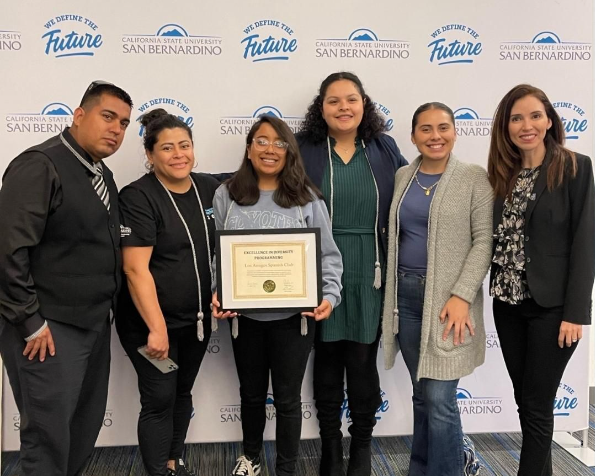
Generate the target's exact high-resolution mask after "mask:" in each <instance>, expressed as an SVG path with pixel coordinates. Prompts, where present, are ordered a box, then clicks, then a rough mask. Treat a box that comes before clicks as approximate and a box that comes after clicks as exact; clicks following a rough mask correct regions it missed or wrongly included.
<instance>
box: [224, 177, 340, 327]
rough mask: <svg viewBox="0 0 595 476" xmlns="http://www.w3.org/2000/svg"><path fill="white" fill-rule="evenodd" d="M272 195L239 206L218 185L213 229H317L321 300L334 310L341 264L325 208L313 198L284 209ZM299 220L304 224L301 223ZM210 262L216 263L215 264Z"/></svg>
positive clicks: (270, 316) (274, 316) (269, 317)
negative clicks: (318, 233) (320, 266)
mask: <svg viewBox="0 0 595 476" xmlns="http://www.w3.org/2000/svg"><path fill="white" fill-rule="evenodd" d="M273 193H274V191H273V190H261V191H260V198H259V200H258V202H256V204H254V205H248V206H240V205H238V204H237V203H236V202H234V201H233V200H232V199H231V198H230V197H229V192H228V191H227V186H226V185H221V186H220V187H219V188H218V189H217V191H216V192H215V197H214V199H213V208H214V214H215V226H216V227H217V229H218V230H246V229H270V228H273V229H274V228H320V239H321V240H320V241H321V243H320V245H321V246H320V247H321V255H322V256H321V259H322V298H323V299H326V300H327V301H328V302H329V303H330V304H331V305H332V306H333V309H334V308H335V307H337V306H338V305H339V304H340V303H341V289H342V286H341V275H342V274H343V261H342V258H341V253H340V252H339V249H338V248H337V245H336V244H335V241H334V240H333V234H332V231H331V222H330V219H329V216H328V211H327V209H326V206H325V204H324V203H323V202H322V200H320V199H318V198H316V199H315V200H314V201H312V202H309V203H308V204H307V205H304V206H302V207H291V208H283V207H280V206H279V205H277V204H276V203H275V202H274V201H273ZM300 209H301V213H300ZM302 218H303V220H304V221H305V223H303V222H302ZM213 262H214V263H215V260H213ZM214 283H216V280H214ZM292 315H293V314H291V313H262V314H250V315H249V316H248V317H250V318H252V319H255V320H259V321H273V320H279V319H286V318H288V317H291V316H292Z"/></svg>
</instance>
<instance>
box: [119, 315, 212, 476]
mask: <svg viewBox="0 0 595 476" xmlns="http://www.w3.org/2000/svg"><path fill="white" fill-rule="evenodd" d="M206 321H207V320H206V319H205V322H206ZM167 335H168V339H169V353H168V355H169V357H170V358H171V359H172V360H173V361H174V362H175V363H176V364H178V366H179V369H178V370H175V371H173V372H170V373H167V374H164V373H161V371H160V370H158V369H157V368H156V367H155V366H154V365H153V364H151V363H150V362H149V361H148V360H147V359H145V358H144V357H143V356H141V355H140V354H139V353H138V351H137V349H138V348H139V347H141V346H143V345H145V344H146V343H147V338H146V337H142V338H141V336H138V337H137V338H131V337H132V336H126V335H124V336H120V341H121V342H122V346H123V347H124V350H126V353H127V354H128V357H130V360H131V362H132V365H134V369H135V370H136V373H137V375H138V390H139V392H140V402H141V411H140V416H139V419H138V444H139V447H140V451H141V454H142V457H143V463H144V464H145V468H146V470H147V472H148V473H149V474H150V475H151V476H162V475H165V474H166V473H167V461H168V460H170V459H178V458H181V457H182V455H183V453H184V440H185V439H186V433H187V432H188V425H189V424H190V418H191V416H192V408H193V407H192V393H191V392H192V387H193V386H194V381H195V380H196V376H197V375H198V370H199V368H200V364H201V362H202V359H203V357H204V355H205V352H206V350H207V346H208V344H209V337H210V335H211V331H210V327H209V326H208V325H207V326H206V327H205V338H204V340H203V341H202V342H200V341H199V340H198V338H197V337H196V326H194V325H191V326H186V327H182V328H180V329H169V330H168V331H167Z"/></svg>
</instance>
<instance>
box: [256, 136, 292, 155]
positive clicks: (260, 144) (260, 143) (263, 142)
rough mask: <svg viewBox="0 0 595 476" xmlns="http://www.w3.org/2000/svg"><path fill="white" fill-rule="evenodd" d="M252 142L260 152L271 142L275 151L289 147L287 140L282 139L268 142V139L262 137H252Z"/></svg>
mask: <svg viewBox="0 0 595 476" xmlns="http://www.w3.org/2000/svg"><path fill="white" fill-rule="evenodd" d="M252 143H253V144H254V148H255V149H256V150H259V151H261V152H263V151H265V150H267V149H268V148H269V145H271V144H272V145H273V150H274V151H276V152H285V151H286V150H287V148H288V147H289V143H288V142H285V141H282V140H276V141H273V142H269V141H268V139H262V138H260V137H259V138H257V139H252Z"/></svg>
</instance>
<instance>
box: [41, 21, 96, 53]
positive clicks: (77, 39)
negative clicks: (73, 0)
mask: <svg viewBox="0 0 595 476" xmlns="http://www.w3.org/2000/svg"><path fill="white" fill-rule="evenodd" d="M43 26H44V27H45V29H46V30H47V31H46V33H44V34H43V35H41V39H42V40H43V41H45V54H46V55H51V56H54V57H55V58H65V57H68V56H94V55H95V52H96V51H97V50H98V49H99V48H101V46H102V45H103V38H102V36H101V34H100V33H98V32H97V30H98V26H97V25H96V24H95V23H94V22H93V21H92V20H90V19H88V18H85V17H84V16H81V15H57V16H55V17H54V18H51V19H50V20H48V22H47V23H45V25H43Z"/></svg>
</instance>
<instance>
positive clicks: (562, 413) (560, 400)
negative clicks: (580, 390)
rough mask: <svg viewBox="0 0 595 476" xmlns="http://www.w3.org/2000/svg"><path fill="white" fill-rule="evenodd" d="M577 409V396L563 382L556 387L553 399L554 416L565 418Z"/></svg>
mask: <svg viewBox="0 0 595 476" xmlns="http://www.w3.org/2000/svg"><path fill="white" fill-rule="evenodd" d="M576 407H578V396H577V395H576V392H575V391H574V389H573V388H572V387H570V386H568V385H566V384H565V383H563V382H560V385H558V392H557V394H556V398H555V399H554V416H557V417H567V416H570V413H572V411H573V410H574V409H575V408H576Z"/></svg>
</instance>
